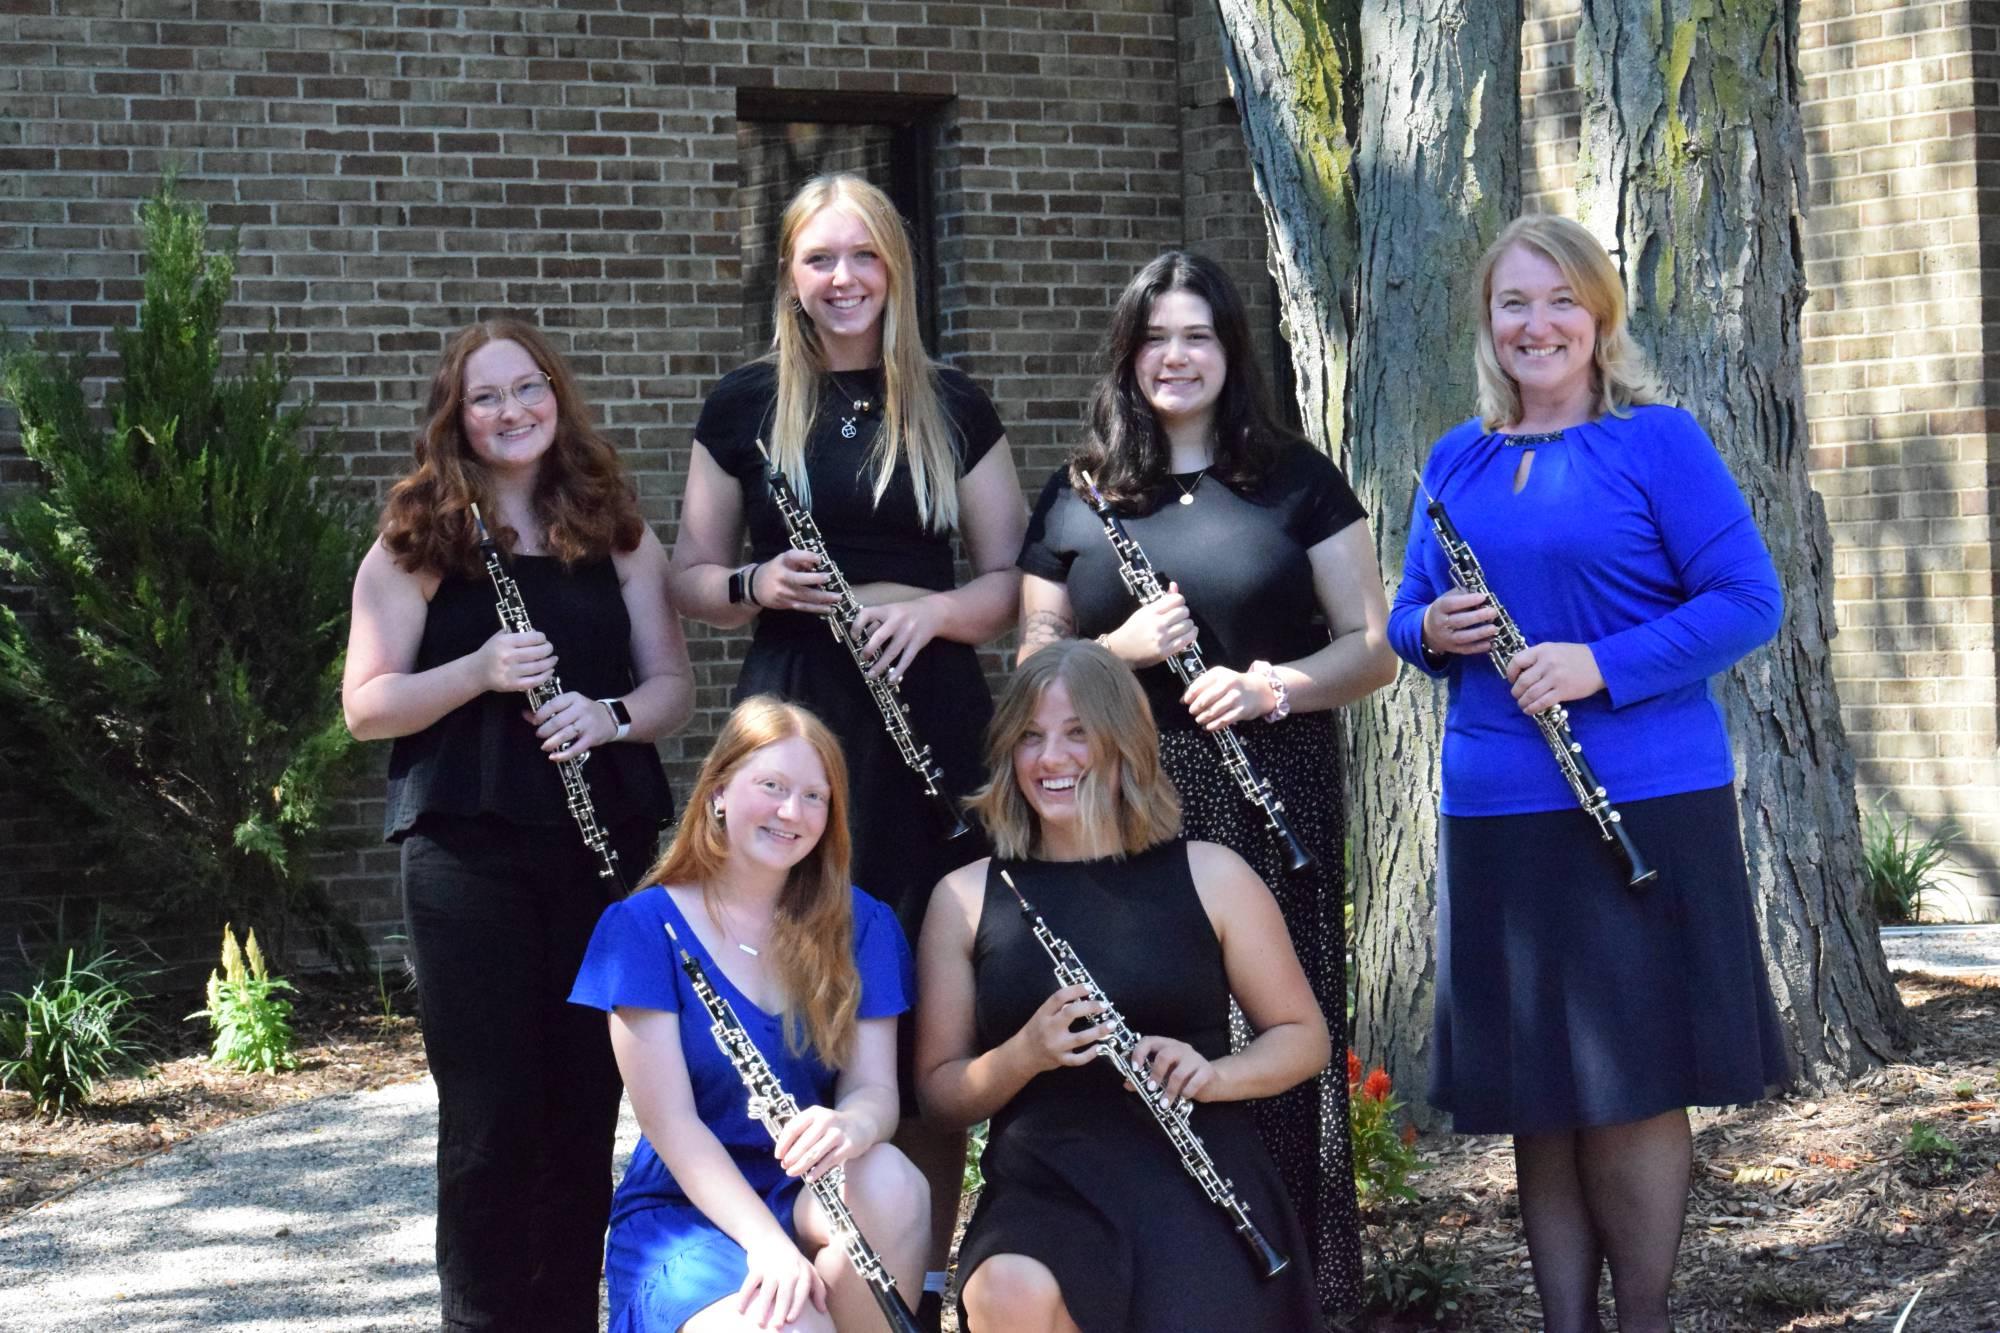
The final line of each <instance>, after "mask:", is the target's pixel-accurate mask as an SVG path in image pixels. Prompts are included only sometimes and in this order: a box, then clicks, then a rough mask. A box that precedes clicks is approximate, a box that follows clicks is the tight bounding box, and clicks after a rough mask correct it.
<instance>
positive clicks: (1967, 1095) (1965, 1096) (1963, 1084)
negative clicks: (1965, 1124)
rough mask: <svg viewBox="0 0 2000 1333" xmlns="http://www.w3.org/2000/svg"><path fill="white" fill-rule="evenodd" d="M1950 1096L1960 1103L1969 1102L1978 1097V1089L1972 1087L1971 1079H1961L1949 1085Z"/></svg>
mask: <svg viewBox="0 0 2000 1333" xmlns="http://www.w3.org/2000/svg"><path fill="white" fill-rule="evenodd" d="M1951 1095H1952V1096H1954V1097H1956V1098H1958V1099H1959V1100H1960V1101H1962V1102H1969V1101H1971V1100H1972V1099H1973V1098H1974V1097H1976V1096H1978V1095H1979V1089H1978V1088H1976V1087H1974V1086H1973V1083H1972V1080H1971V1079H1969V1078H1962V1079H1959V1080H1958V1081H1957V1082H1956V1083H1953V1084H1952V1085H1951Z"/></svg>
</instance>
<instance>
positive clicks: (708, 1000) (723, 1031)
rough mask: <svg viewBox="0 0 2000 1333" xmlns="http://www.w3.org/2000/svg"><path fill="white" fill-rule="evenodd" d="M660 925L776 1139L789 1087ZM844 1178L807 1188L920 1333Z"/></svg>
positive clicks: (833, 1173)
mask: <svg viewBox="0 0 2000 1333" xmlns="http://www.w3.org/2000/svg"><path fill="white" fill-rule="evenodd" d="M662 924H663V925H665V926H666V928H667V938H668V939H670V940H672V941H673V942H674V948H675V949H676V950H677V951H678V952H679V953H680V956H681V970H682V971H684V972H686V973H687V975H688V980H689V981H690V982H692V983H694V993H695V995H696V996H697V997H699V998H700V1000H701V1007H702V1008H704V1009H706V1010H708V1031H709V1034H710V1035H711V1036H713V1037H714V1038H715V1044H716V1045H717V1046H718V1047H720V1048H721V1050H722V1053H723V1055H725V1056H727V1057H728V1059H729V1063H730V1064H731V1065H732V1066H734V1067H735V1069H736V1076H737V1077H738V1078H740V1079H742V1080H743V1087H744V1089H745V1090H746V1091H748V1092H749V1094H750V1118H751V1119H752V1120H756V1121H758V1122H760V1123H761V1124H762V1125H763V1126H764V1128H765V1129H766V1130H767V1131H769V1133H770V1135H771V1138H772V1141H773V1142H775V1141H776V1140H777V1138H778V1136H779V1135H780V1134H783V1133H784V1132H785V1126H786V1125H789V1124H790V1123H791V1122H792V1119H793V1117H795V1116H796V1115H798V1114H799V1103H798V1099H797V1098H796V1097H794V1096H792V1094H791V1093H789V1092H787V1091H785V1085H784V1084H783V1083H780V1082H779V1081H778V1075H777V1073H776V1072H775V1071H774V1070H773V1069H772V1068H771V1062H770V1061H768V1060H766V1059H765V1058H764V1053H763V1052H762V1051H760V1050H758V1049H757V1043H756V1042H754V1041H752V1040H750V1034H749V1032H747V1031H746V1030H745V1029H744V1027H743V1020H742V1019H740V1018H738V1017H737V1016H736V1009H735V1007H734V1006H733V1005H731V1004H730V1003H729V1001H728V1000H726V999H724V998H723V997H722V996H721V995H719V994H717V993H716V989H715V987H714V986H713V985H712V984H710V982H709V980H708V971H707V969H705V968H704V967H702V965H701V960H700V959H698V958H696V957H695V956H694V955H693V954H691V953H689V952H688V951H687V949H686V948H685V947H684V946H683V945H682V944H681V937H680V936H679V935H677V934H675V933H674V928H673V925H672V923H670V922H663V923H662ZM846 1179H847V1172H846V1171H845V1170H844V1169H843V1168H841V1167H838V1166H836V1167H833V1168H831V1169H830V1170H827V1171H822V1172H821V1173H820V1174H819V1175H818V1176H817V1177H816V1178H814V1179H812V1180H809V1181H807V1182H806V1188H808V1189H810V1190H811V1191H812V1192H813V1198H815V1199H817V1200H819V1206H820V1207H821V1209H823V1210H824V1211H825V1213H826V1220H827V1224H828V1226H830V1227H831V1228H832V1230H833V1235H834V1239H836V1240H838V1241H839V1242H840V1247H841V1249H842V1250H844V1251H846V1253H847V1262H848V1263H850V1264H852V1265H853V1266H854V1271H855V1272H856V1273H859V1274H860V1275H861V1280H862V1281H863V1282H865V1283H867V1284H868V1291H869V1293H870V1294H871V1295H873V1296H874V1297H875V1304H876V1305H877V1306H879V1307H881V1310H882V1317H883V1318H884V1319H886V1320H888V1321H889V1327H890V1329H892V1330H893V1333H919V1330H918V1328H917V1320H916V1316H915V1315H913V1314H911V1313H910V1307H909V1306H908V1305H905V1304H904V1303H903V1297H902V1293H900V1292H899V1291H897V1290H896V1279H895V1278H894V1277H893V1276H891V1275H890V1273H889V1270H888V1268H887V1267H886V1266H885V1265H884V1264H883V1263H882V1256H881V1255H879V1254H877V1253H875V1247H874V1246H872V1245H870V1244H869V1243H868V1238H867V1237H866V1236H864V1235H862V1234H861V1227H860V1224H858V1223H857V1222H855V1220H854V1214H853V1212H852V1211H851V1210H849V1208H848V1206H847V1200H846V1199H844V1198H842V1197H841V1195H840V1187H841V1184H842V1183H843V1182H844V1181H845V1180H846Z"/></svg>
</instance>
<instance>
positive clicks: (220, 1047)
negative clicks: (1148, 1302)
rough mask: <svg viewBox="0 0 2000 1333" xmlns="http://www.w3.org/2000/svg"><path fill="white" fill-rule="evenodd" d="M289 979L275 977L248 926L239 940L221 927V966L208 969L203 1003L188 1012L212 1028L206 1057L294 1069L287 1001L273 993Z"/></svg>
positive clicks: (236, 1065) (239, 1065)
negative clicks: (205, 1004)
mask: <svg viewBox="0 0 2000 1333" xmlns="http://www.w3.org/2000/svg"><path fill="white" fill-rule="evenodd" d="M291 989H293V987H292V983H291V982H289V981H285V980H283V979H282V978H279V977H274V976H272V975H271V973H270V969H269V968H268V967H267V966H266V965H265V963H264V951H263V950H261V949H259V948H258V947H257V932H256V931H254V930H253V931H251V932H250V934H249V936H248V938H247V940H246V942H245V943H244V944H243V945H242V946H240V947H239V946H238V945H237V943H236V932H235V930H234V929H232V928H231V927H229V926H224V927H223V928H222V968H221V970H220V971H218V972H211V973H209V974H208V1007H207V1008H206V1009H197V1010H196V1011H195V1012H193V1013H191V1014H189V1015H188V1017H189V1018H190V1019H195V1018H206V1019H207V1020H208V1025H209V1027H210V1029H211V1030H213V1031H214V1033H215V1047H214V1049H213V1050H212V1051H211V1052H210V1053H209V1059H210V1060H212V1061H213V1062H214V1063H216V1064H219V1065H228V1066H229V1067H230V1068H232V1069H242V1070H247V1071H252V1072H254V1071H256V1070H262V1071H263V1072H265V1073H266V1074H275V1073H277V1072H278V1071H279V1070H280V1069H297V1068H298V1067H299V1057H298V1056H297V1055H295V1054H293V1052H292V1002H291V1001H290V1000H287V999H285V998H283V997H282V996H280V995H279V994H278V992H279V991H281V990H291Z"/></svg>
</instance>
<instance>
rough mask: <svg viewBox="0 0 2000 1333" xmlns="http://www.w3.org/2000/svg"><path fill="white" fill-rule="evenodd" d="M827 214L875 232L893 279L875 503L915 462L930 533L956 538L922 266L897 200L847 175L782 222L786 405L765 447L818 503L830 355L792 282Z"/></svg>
mask: <svg viewBox="0 0 2000 1333" xmlns="http://www.w3.org/2000/svg"><path fill="white" fill-rule="evenodd" d="M828 208H837V209H840V210H841V211H842V212H844V213H847V214H849V215H850V216H852V217H854V218H856V219H857V220H859V221H860V223H861V225H862V226H863V227H864V228H866V229H867V231H868V239H869V241H870V242H871V243H872V244H873V245H874V247H875V252H876V253H877V254H878V255H880V256H881V257H882V263H883V267H884V268H885V269H886V270H887V274H888V279H889V286H888V292H887V294H886V298H885V300H884V302H883V306H884V308H883V312H882V376H883V386H882V387H883V394H882V398H883V407H882V428H881V429H880V430H878V431H876V432H875V442H874V444H873V446H872V447H871V448H870V449H869V455H868V456H869V461H870V462H871V463H872V464H873V466H874V469H875V502H876V503H877V504H880V503H881V502H882V496H883V495H884V494H885V493H886V492H887V491H888V489H889V481H890V479H891V478H892V477H893V476H894V475H895V472H896V464H897V463H898V462H907V463H908V464H909V468H910V484H911V486H912V488H913V489H914V490H915V491H916V494H917V514H918V516H919V517H920V518H921V519H922V520H923V522H924V526H925V527H927V528H929V529H931V530H932V531H933V532H949V531H950V530H951V529H952V528H953V527H954V526H956V525H957V523H958V466H957V462H956V460H955V459H954V457H953V455H952V449H951V430H950V426H949V425H948V423H947V422H946V419H945V411H944V405H943V403H941V402H940V401H939V398H938V385H937V368H936V367H935V366H934V365H933V364H932V362H931V359H930V356H929V354H928V353H926V352H925V351H924V343H923V337H922V333H921V331H920V330H919V329H918V327H917V291H916V260H915V258H914V257H913V256H912V254H911V252H910V240H909V237H908V236H907V235H905V234H904V231H903V221H902V219H901V218H900V217H899V216H897V213H896V206H895V205H894V204H892V203H890V202H889V196H888V195H886V194H884V193H882V191H880V190H878V189H877V188H875V187H874V186H873V185H870V184H869V183H868V182H867V181H865V180H863V179H862V178H861V177H859V176H856V175H852V174H850V173H847V172H840V173H836V174H834V175H829V176H815V177H813V178H812V179H811V180H809V181H807V182H806V183H805V186H804V188H802V189H801V190H800V191H799V192H798V193H797V194H796V195H794V196H792V202H791V203H790V204H788V205H786V207H785V215H784V217H783V218H782V219H781V220H780V221H779V224H778V286H777V294H776V297H775V299H774V306H775V311H774V316H773V320H772V323H773V326H774V327H775V328H776V330H777V332H776V333H775V335H774V336H773V337H772V339H771V342H772V349H771V357H772V358H773V359H775V360H776V361H777V363H778V402H777V409H776V411H775V413H774V414H773V418H772V426H771V438H769V439H767V440H766V441H765V442H764V443H765V445H766V447H767V448H769V449H770V451H771V460H772V461H773V462H774V463H776V464H777V465H778V469H779V471H781V472H783V473H784V474H785V476H786V478H787V479H788V480H790V482H791V483H792V489H793V490H794V491H796V492H798V496H799V500H800V502H801V503H803V504H811V503H812V490H811V488H810V486H809V485H808V484H807V481H806V440H807V439H808V438H809V437H810V435H811V432H812V428H813V421H814V418H815V417H816V416H817V415H818V413H819V399H820V376H821V375H823V374H825V373H826V370H827V365H826V349H825V348H823V347H821V346H820V340H819V328H818V326H817V325H815V324H814V323H813V322H812V316H810V315H808V314H807V313H806V312H805V310H804V309H803V308H801V307H800V305H799V301H798V289H797V288H796V287H795V286H794V285H793V283H792V255H793V252H794V250H795V248H796V247H797V244H798V238H799V232H801V231H802V230H804V229H805V225H806V223H808V222H810V221H812V219H813V218H814V217H815V216H817V215H818V214H819V213H820V212H821V211H822V210H823V209H828Z"/></svg>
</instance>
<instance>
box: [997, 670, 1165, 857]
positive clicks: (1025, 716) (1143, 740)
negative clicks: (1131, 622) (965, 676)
mask: <svg viewBox="0 0 2000 1333" xmlns="http://www.w3.org/2000/svg"><path fill="white" fill-rule="evenodd" d="M1056 681H1061V682H1062V684H1063V688H1064V689H1066V690H1067V691H1069V700H1070V705H1071V707H1073V708H1075V709H1076V716H1077V720H1078V721H1080V722H1082V723H1083V727H1084V730H1085V732H1087V733H1088V734H1089V736H1090V772H1088V773H1087V774H1085V775H1084V779H1083V781H1082V782H1080V783H1079V784H1077V808H1078V809H1079V810H1080V811H1081V812H1082V814H1083V833H1084V841H1085V843H1086V844H1087V845H1088V846H1089V848H1090V849H1091V853H1092V854H1093V855H1097V856H1113V857H1119V858H1123V857H1127V856H1130V855H1132V854H1133V853H1135V852H1143V851H1144V850H1146V849H1147V848H1148V847H1152V846H1155V845H1157V844H1159V843H1162V842H1165V841H1166V840H1167V839H1169V838H1171V837H1173V836H1174V835H1175V834H1177V833H1179V832H1180V828H1181V798H1180V794H1179V793H1178V792H1176V791H1175V790H1174V784H1173V780H1172V779H1171V778H1169V777H1168V776H1167V774H1166V770H1165V769H1163V768H1161V767H1160V738H1159V732H1158V730H1157V729H1156V728H1155V727H1154V725H1153V710H1152V707H1151V706H1150V705H1149V704H1147V702H1146V692H1145V691H1144V690H1142V689H1140V688H1139V681H1138V678H1137V677H1136V676H1134V675H1133V674H1132V672H1131V669H1130V668H1128V667H1127V666H1126V665H1125V664H1124V663H1123V662H1121V661H1119V660H1118V659H1117V658H1115V657H1113V656H1112V655H1111V654H1110V653H1108V652H1106V651H1105V650H1104V649H1102V648H1100V647H1098V646H1097V645H1096V644H1095V643H1092V642H1091V641H1089V640H1088V639H1058V640H1057V641H1056V642H1054V643H1051V644H1049V645H1048V646H1047V647H1045V648H1042V649H1041V650H1040V651H1038V652H1036V653H1035V655H1034V656H1032V657H1030V658H1029V659H1028V660H1027V661H1026V662H1023V663H1022V664H1021V666H1020V667H1019V669H1017V670H1016V671H1015V672H1014V674H1013V676H1012V677H1011V678H1010V679H1009V680H1008V682H1007V688H1006V689H1005V690H1004V691H1002V693H1001V695H1000V701H999V703H998V704H997V705H996V706H995V708H994V711H993V721H992V723H991V724H990V725H989V726H988V727H987V728H986V769H987V772H989V773H991V774H992V775H993V776H992V777H991V779H989V780H988V782H987V783H986V785H985V786H984V787H981V788H980V789H979V790H978V791H977V792H975V793H973V796H972V799H971V800H970V801H969V802H968V803H967V804H968V806H969V808H970V809H971V810H972V812H973V813H974V814H976V815H978V816H979V818H980V820H981V821H982V822H984V823H985V825H986V831H987V833H988V834H990V835H991V836H992V839H993V847H994V850H995V851H997V852H999V853H1000V855H1002V856H1005V857H1010V858H1013V857H1025V856H1033V855H1034V854H1035V853H1036V852H1037V851H1038V850H1039V849H1040V844H1041V826H1040V821H1039V820H1038V819H1037V818H1036V816H1035V809H1034V807H1033V806H1031V805H1029V804H1028V797H1027V794H1026V793H1024V792H1023V791H1022V790H1021V784H1020V783H1019V782H1018V781H1017V780H1016V779H1015V777H1014V747H1015V746H1017V745H1019V744H1020V742H1021V737H1022V736H1024V735H1026V734H1027V731H1028V728H1029V726H1030V725H1031V724H1032V723H1033V722H1034V717H1035V709H1036V708H1037V707H1038V706H1039V705H1040V704H1041V701H1042V695H1043V693H1044V692H1046V691H1047V690H1048V688H1049V686H1050V685H1052V684H1054V683H1055V682H1056ZM1113 764H1116V766H1117V770H1118V779H1117V782H1116V784H1115V785H1114V784H1112V783H1109V782H1107V781H1106V780H1105V775H1106V774H1107V773H1108V772H1109V771H1110V769H1111V767H1112V765H1113Z"/></svg>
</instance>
